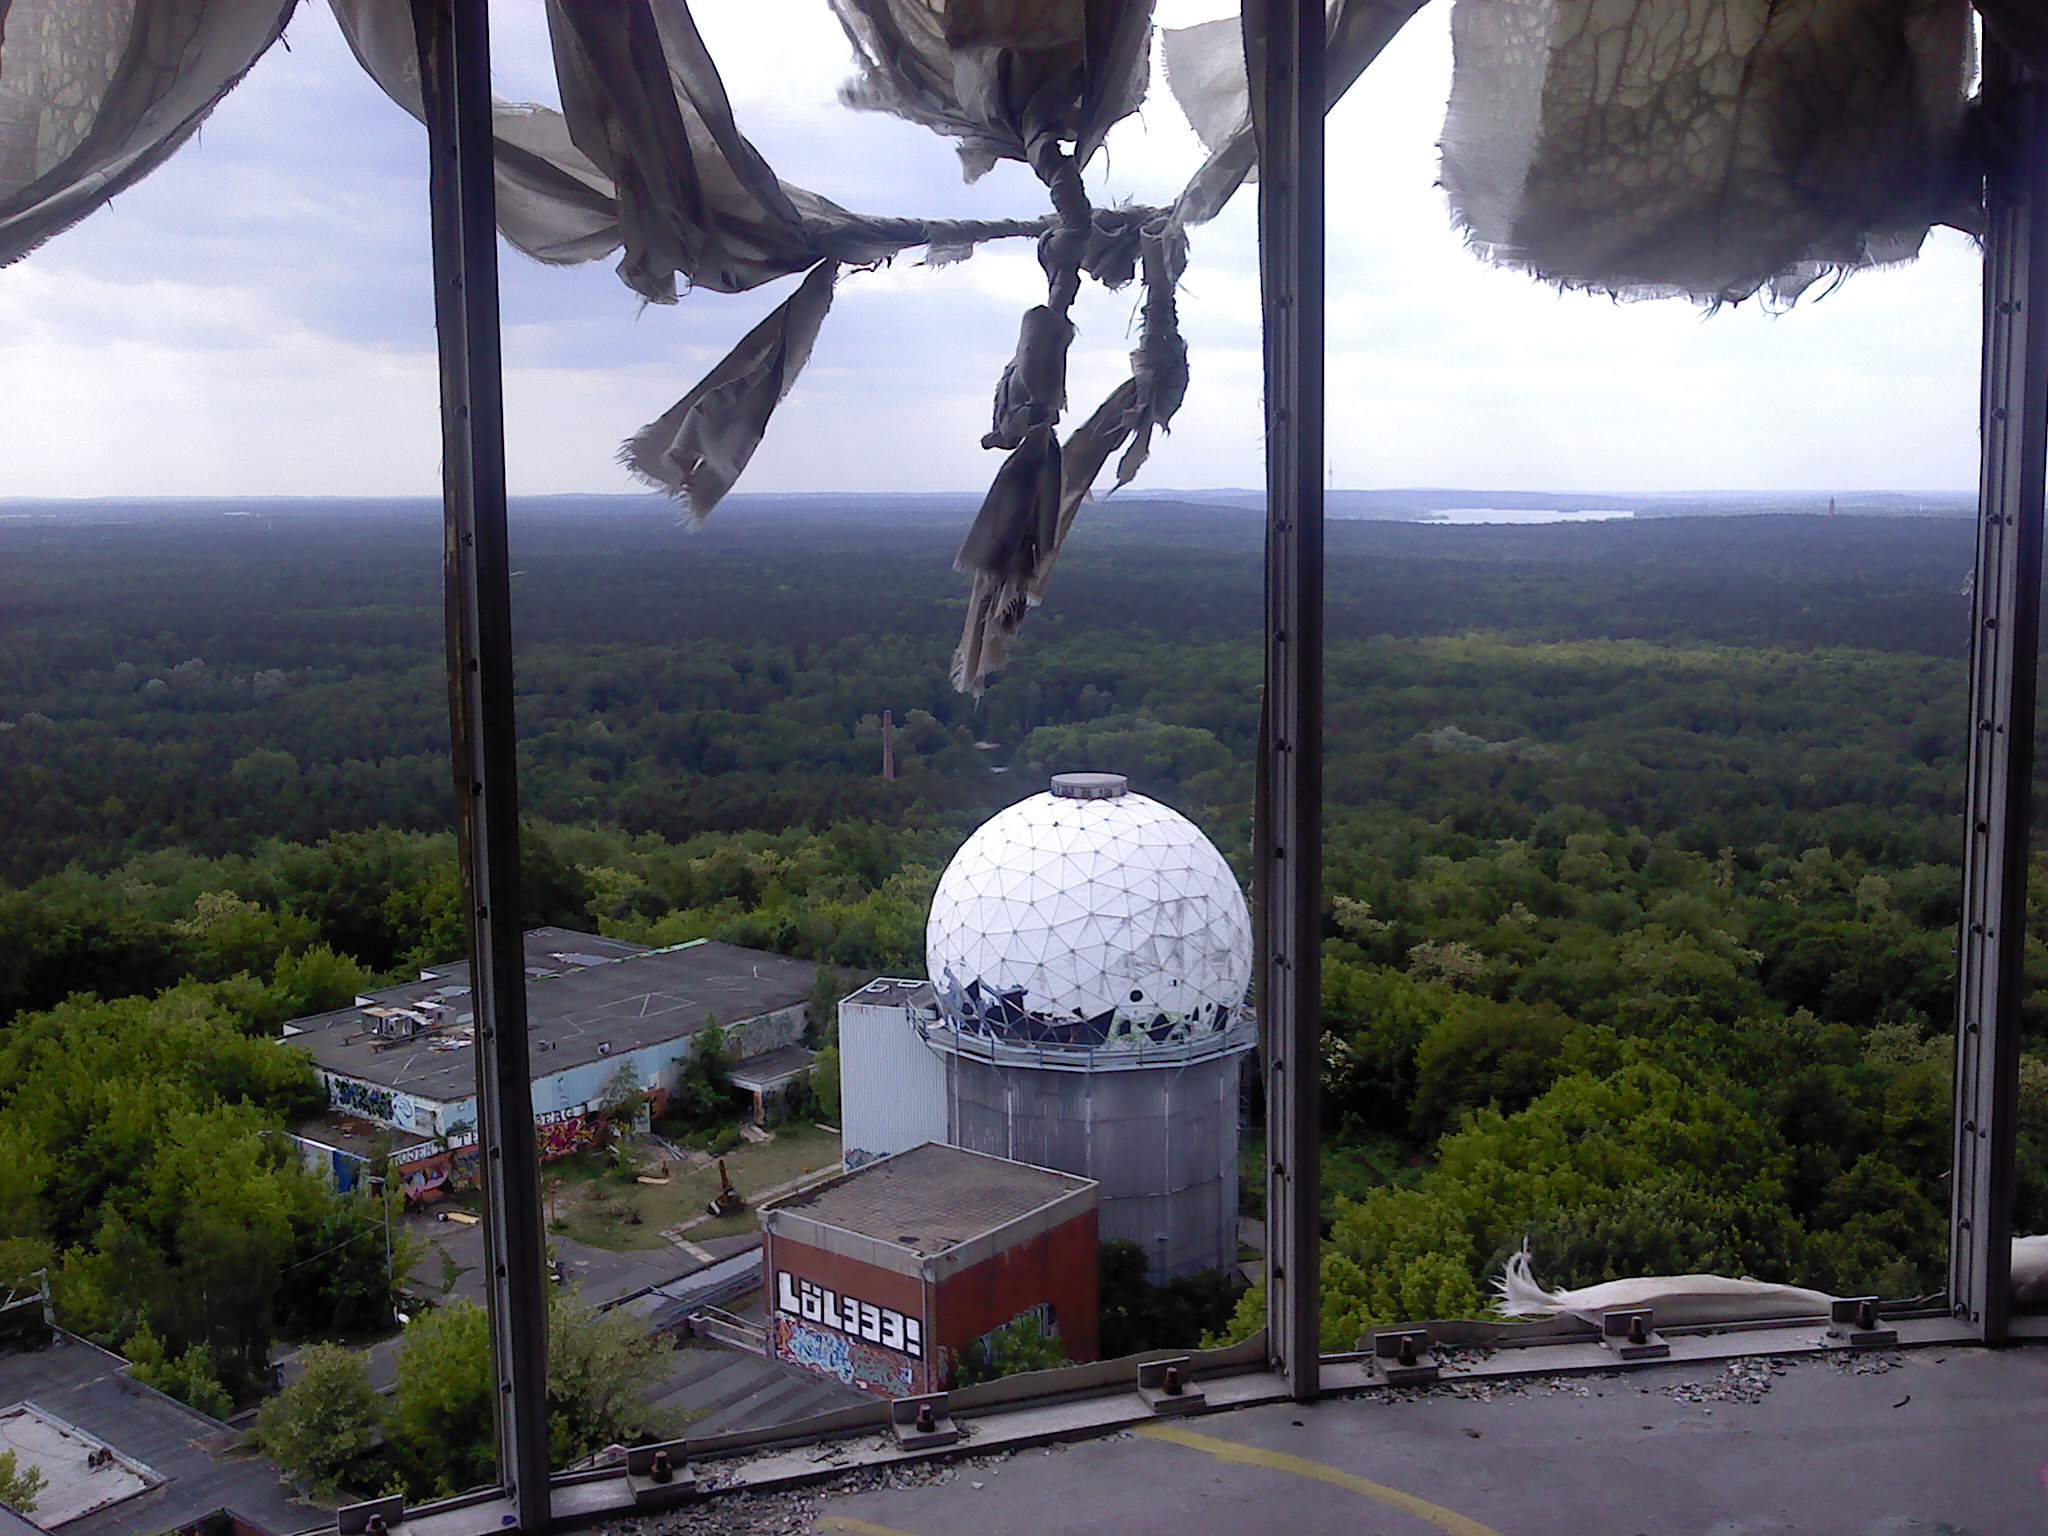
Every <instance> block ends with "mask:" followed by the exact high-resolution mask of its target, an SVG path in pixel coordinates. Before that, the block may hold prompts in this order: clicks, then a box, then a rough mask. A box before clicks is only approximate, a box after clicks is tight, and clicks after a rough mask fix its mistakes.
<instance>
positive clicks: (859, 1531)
mask: <svg viewBox="0 0 2048 1536" xmlns="http://www.w3.org/2000/svg"><path fill="white" fill-rule="evenodd" d="M811 1529H812V1530H814V1531H846V1532H848V1533H849V1536H910V1532H908V1531H899V1530H897V1529H896V1527H895V1526H893V1525H877V1524H875V1522H874V1521H872V1520H856V1519H854V1518H853V1516H851V1515H820V1516H818V1523H817V1524H816V1525H814V1526H812V1527H811Z"/></svg>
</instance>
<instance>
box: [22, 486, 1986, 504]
mask: <svg viewBox="0 0 2048 1536" xmlns="http://www.w3.org/2000/svg"><path fill="white" fill-rule="evenodd" d="M986 494H987V493H986V489H985V488H977V489H972V490H960V491H735V492H733V493H732V494H731V495H729V496H727V497H726V498H725V501H726V502H727V503H733V502H743V501H768V500H777V501H827V500H852V499H862V500H874V499H879V498H884V497H888V498H899V499H900V498H915V499H918V500H938V499H945V500H965V501H978V500H980V499H981V498H982V497H983V496H984V495H986ZM1323 494H1324V495H1325V496H1385V497H1397V496H1417V497H1430V498H1439V497H1447V496H1459V497H1488V496H1518V497H1519V496H1541V497H1544V498H1546V499H1549V500H1555V501H1566V500H1575V499H1582V498H1591V499H1596V500H1600V501H1609V502H1612V501H1619V500H1623V499H1635V500H1642V501H1675V500H1686V499H1694V498H1697V499H1706V500H1713V501H1733V500H1753V499H1757V498H1773V497H1786V498H1798V499H1800V500H1817V499H1819V498H1822V497H1835V498H1842V497H1857V498H1865V497H1883V498H1886V499H1898V500H1907V499H1911V498H1916V497H1920V498H1939V499H1941V500H1944V501H1953V500H1958V499H1970V500H1974V499H1975V498H1976V496H1977V491H1976V490H1975V489H1973V488H1972V489H1962V490H1952V489H1938V488H1933V487H1907V488H1904V489H1899V488H1894V487H1879V486H1865V487H1857V488H1844V487H1839V486H1837V487H1834V488H1826V487H1823V488H1820V489H1808V488H1804V487H1786V486H1777V487H1770V488H1766V489H1757V490H1734V489H1726V488H1719V489H1716V488H1702V489H1696V490H1682V491H1617V490H1608V491H1578V490H1568V491H1554V490H1542V489H1535V488H1531V487H1528V486H1495V487H1471V486H1419V485H1417V486H1336V487H1330V488H1328V489H1326V490H1325V491H1324V493H1323ZM1264 495H1265V492H1264V491H1263V490H1260V489H1258V488H1257V487H1252V486H1160V487H1156V488H1155V487H1146V488H1145V489H1143V490H1139V489H1137V488H1135V487H1124V488H1122V489H1120V490H1118V491H1116V492H1115V493H1108V492H1105V493H1103V494H1102V495H1099V496H1097V497H1096V498H1095V504H1096V505H1098V506H1114V505H1115V504H1116V503H1117V502H1119V501H1122V502H1144V501H1160V500H1171V499H1174V498H1176V497H1189V496H1200V497H1220V496H1229V497H1260V498H1262V497H1263V496H1264ZM440 499H441V497H440V494H439V493H438V492H435V491H401V492H382V493H378V494H374V495H369V494H352V493H348V492H332V491H319V492H310V491H195V492H175V493H162V494H149V495H135V494H125V495H78V496H50V495H11V496H0V506H18V505H42V506H49V505H67V504H77V505H107V504H110V503H115V504H136V505H163V504H166V503H185V502H222V501H236V502H247V501H265V502H325V501H349V502H366V501H381V502H421V501H424V502H438V501H440ZM507 499H508V500H510V501H515V502H517V501H569V500H578V501H619V502H625V501H632V502H655V503H667V504H669V505H675V506H679V505H680V503H678V502H676V501H675V500H674V499H673V498H671V497H668V496H665V495H663V494H661V493H660V492H657V491H518V492H514V493H512V494H511V495H510V496H509V497H508V498H507ZM1468 504H1469V505H1472V506H1483V505H1485V503H1484V502H1483V501H1476V502H1471V503H1468Z"/></svg>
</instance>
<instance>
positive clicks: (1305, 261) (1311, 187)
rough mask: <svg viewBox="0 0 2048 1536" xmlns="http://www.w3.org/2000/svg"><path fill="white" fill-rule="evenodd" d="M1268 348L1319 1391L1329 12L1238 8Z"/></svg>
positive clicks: (1291, 1159) (1297, 1231)
mask: <svg viewBox="0 0 2048 1536" xmlns="http://www.w3.org/2000/svg"><path fill="white" fill-rule="evenodd" d="M1243 25H1244V42H1245V60H1246V67H1247V71H1248V73H1249V76H1250V79H1251V81H1252V93H1251V97H1252V119H1253V123H1254V125H1255V127H1256V130H1257V133H1258V139H1259V182H1258V188H1259V287H1260V298H1261V308H1262V311H1263V319H1264V325H1263V331H1264V338H1265V396H1266V559H1265V568H1266V569H1265V594H1266V598H1265V637H1264V638H1265V653H1266V665H1265V678H1266V691H1265V699H1264V709H1263V714H1262V717H1261V721H1260V731H1259V761H1258V788H1257V804H1256V806H1255V808H1254V814H1253V818H1252V842H1253V847H1252V868H1253V872H1254V873H1253V883H1254V887H1255V890H1256V894H1257V898H1258V900H1257V924H1258V943H1257V955H1258V961H1257V969H1256V972H1255V983H1254V984H1255V986H1256V987H1257V995H1258V1005H1259V1024H1260V1034H1261V1037H1262V1039H1261V1044H1262V1051H1263V1061H1264V1067H1265V1079H1266V1345H1267V1353H1268V1358H1269V1360H1270V1363H1271V1366H1272V1369H1273V1370H1274V1372H1275V1373H1276V1374H1278V1375H1279V1376H1280V1377H1281V1379H1282V1380H1284V1381H1285V1382H1286V1383H1287V1387H1288V1391H1289V1393H1290V1395H1292V1396H1293V1398H1294V1399H1295V1400H1296V1401H1297V1402H1309V1401H1312V1400H1313V1399H1314V1398H1316V1397H1317V1396H1318V1395H1319V1394H1320V1392H1321V1390H1322V1321H1323V1308H1322V1233H1321V1220H1322V1219H1321V1209H1322V1126H1321V1123H1320V1121H1321V1115H1320V1108H1321V1105H1320V1099H1321V1088H1322V1078H1321V1071H1320V1063H1321V1060H1322V1035H1323V1023H1322V1003H1323V997H1322V991H1323V971H1322V928H1323V862H1322V855H1323V349H1324V340H1323V265H1324V261H1323V251H1324V229H1323V197H1324V188H1323V182H1324V175H1323V164H1324V162H1323V118H1324V103H1325V95H1326V91H1325V83H1324V77H1325V68H1324V54H1325V51H1326V45H1327V36H1328V25H1329V24H1328V21H1327V18H1326V15H1325V10H1324V5H1323V0H1245V4H1244V9H1243Z"/></svg>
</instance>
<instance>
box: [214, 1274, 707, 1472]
mask: <svg viewBox="0 0 2048 1536" xmlns="http://www.w3.org/2000/svg"><path fill="white" fill-rule="evenodd" d="M667 1353H668V1351H667V1347H666V1346H665V1344H664V1343H663V1342H662V1341H660V1340H658V1339H654V1338H651V1337H649V1335H648V1334H647V1332H646V1330H645V1328H644V1327H642V1326H641V1324H640V1322H639V1320H638V1319H637V1318H635V1317H634V1316H632V1315H631V1314H630V1313H627V1312H597V1311H590V1310H586V1309H585V1308H584V1306H583V1304H582V1298H581V1296H580V1295H579V1294H578V1293H577V1292H576V1291H574V1290H568V1291H557V1292H554V1293H553V1294H552V1295H551V1296H550V1298H549V1305H548V1423H549V1444H548V1452H549V1456H550V1459H551V1461H552V1463H553V1464H554V1465H555V1466H558V1467H561V1466H567V1465H568V1464H569V1463H570V1462H572V1461H576V1460H578V1459H580V1458H581V1457H584V1456H588V1455H589V1454H591V1453H592V1452H593V1451H598V1450H602V1449H603V1448H604V1447H605V1446H607V1445H613V1444H640V1443H643V1442H645V1441H647V1440H650V1439H662V1438H667V1437H668V1436H669V1435H671V1434H672V1433H674V1432H677V1431H678V1430H679V1426H678V1425H675V1424H672V1423H671V1422H670V1420H669V1419H668V1418H667V1417H665V1416H663V1415H662V1414H661V1413H659V1412H657V1411H656V1410H654V1409H652V1408H650V1407H649V1406H648V1405H647V1403H646V1402H645V1397H646V1395H647V1392H648V1389H649V1388H650V1387H652V1386H653V1385H655V1384H656V1383H657V1382H659V1381H660V1380H661V1378H662V1375H663V1373H664V1370H665V1368H666V1366H665V1356H666V1355H667ZM397 1360H398V1384H397V1387H396V1390H395V1391H394V1392H393V1393H392V1395H391V1397H390V1399H389V1400H388V1401H387V1400H386V1399H385V1398H383V1397H380V1396H379V1395H378V1394H377V1393H376V1392H375V1391H373V1390H372V1389H371V1387H370V1381H369V1374H368V1368H367V1366H366V1364H365V1361H364V1357H363V1356H362V1355H361V1354H360V1353H358V1352H356V1351H354V1350H347V1349H339V1348H335V1347H333V1346H330V1345H316V1346H314V1347H313V1348H311V1349H308V1350H307V1351H306V1352H305V1353H304V1355H303V1357H302V1359H301V1362H300V1364H301V1373H300V1375H299V1377H298V1379H297V1380H295V1381H294V1382H292V1384H291V1385H290V1386H288V1387H286V1388H285V1389H284V1391H283V1392H281V1393H279V1394H278V1395H277V1396H276V1397H274V1398H271V1399H270V1400H269V1401H268V1402H266V1403H265V1404H264V1405H263V1407H262V1409H261V1410H260V1411H259V1413H258V1414H257V1418H256V1429H255V1435H254V1438H255V1440H256V1443H257V1444H258V1445H260V1446H261V1447H262V1448H263V1449H264V1450H265V1451H266V1452H268V1453H269V1454H270V1455H271V1456H272V1457H274V1458H276V1460H277V1464H278V1465H279V1466H280V1467H282V1468H283V1469H284V1470H285V1472H286V1474H287V1475H289V1476H291V1477H293V1478H295V1479H297V1480H299V1481H300V1482H301V1483H303V1484H304V1485H305V1487H306V1489H307V1490H308V1491H309V1492H311V1493H312V1494H314V1496H316V1497H319V1498H326V1499H334V1498H338V1497H342V1496H344V1495H346V1494H348V1493H358V1494H366V1495H367V1494H376V1493H382V1492H394V1493H403V1494H405V1495H406V1496H407V1497H408V1498H412V1499H427V1498H434V1497H437V1496H440V1495H443V1494H450V1493H459V1492H461V1491H462V1490H463V1489H465V1488H472V1487H475V1486H477V1485H478V1484H481V1483H487V1482H491V1481H493V1480H494V1479H495V1477H496V1475H497V1441H496V1433H497V1430H496V1419H495V1416H494V1408H493V1392H492V1388H491V1383H492V1380H493V1377H492V1373H491V1368H490V1328H489V1323H488V1320H487V1318H486V1316H485V1313H484V1310H483V1308H481V1307H479V1306H477V1305H476V1304H475V1303H473V1302H468V1301H455V1302H451V1303H449V1304H448V1305H447V1306H445V1307H439V1308H436V1309H434V1310H432V1311H428V1312H425V1313H423V1314H422V1315H420V1316H419V1317H416V1318H414V1319H413V1320H412V1321H411V1322H410V1323H408V1324H407V1325H406V1329H405V1337H404V1347H403V1348H402V1350H401V1351H400V1352H399V1354H398V1356H397Z"/></svg>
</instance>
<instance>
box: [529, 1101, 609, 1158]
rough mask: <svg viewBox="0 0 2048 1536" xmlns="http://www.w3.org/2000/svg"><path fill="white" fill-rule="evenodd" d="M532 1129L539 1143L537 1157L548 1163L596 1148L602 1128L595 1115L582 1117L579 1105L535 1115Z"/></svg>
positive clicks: (583, 1115)
mask: <svg viewBox="0 0 2048 1536" xmlns="http://www.w3.org/2000/svg"><path fill="white" fill-rule="evenodd" d="M533 1127H534V1136H535V1137H536V1139H538V1141H539V1142H540V1155H541V1157H542V1158H544V1159H547V1160H549V1161H552V1160H553V1159H555V1158H558V1157H567V1156H568V1155H569V1154H570V1153H572V1152H581V1151H584V1150H585V1149H586V1148H589V1147H594V1146H596V1145H597V1143H598V1140H599V1132H600V1131H601V1130H602V1129H603V1127H602V1125H601V1123H600V1122H599V1120H598V1118H597V1116H595V1115H585V1114H584V1113H583V1110H582V1108H581V1107H580V1106H579V1107H577V1108H575V1109H553V1110H549V1111H548V1112H547V1113H546V1114H544V1115H535V1116H534V1117H533Z"/></svg>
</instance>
